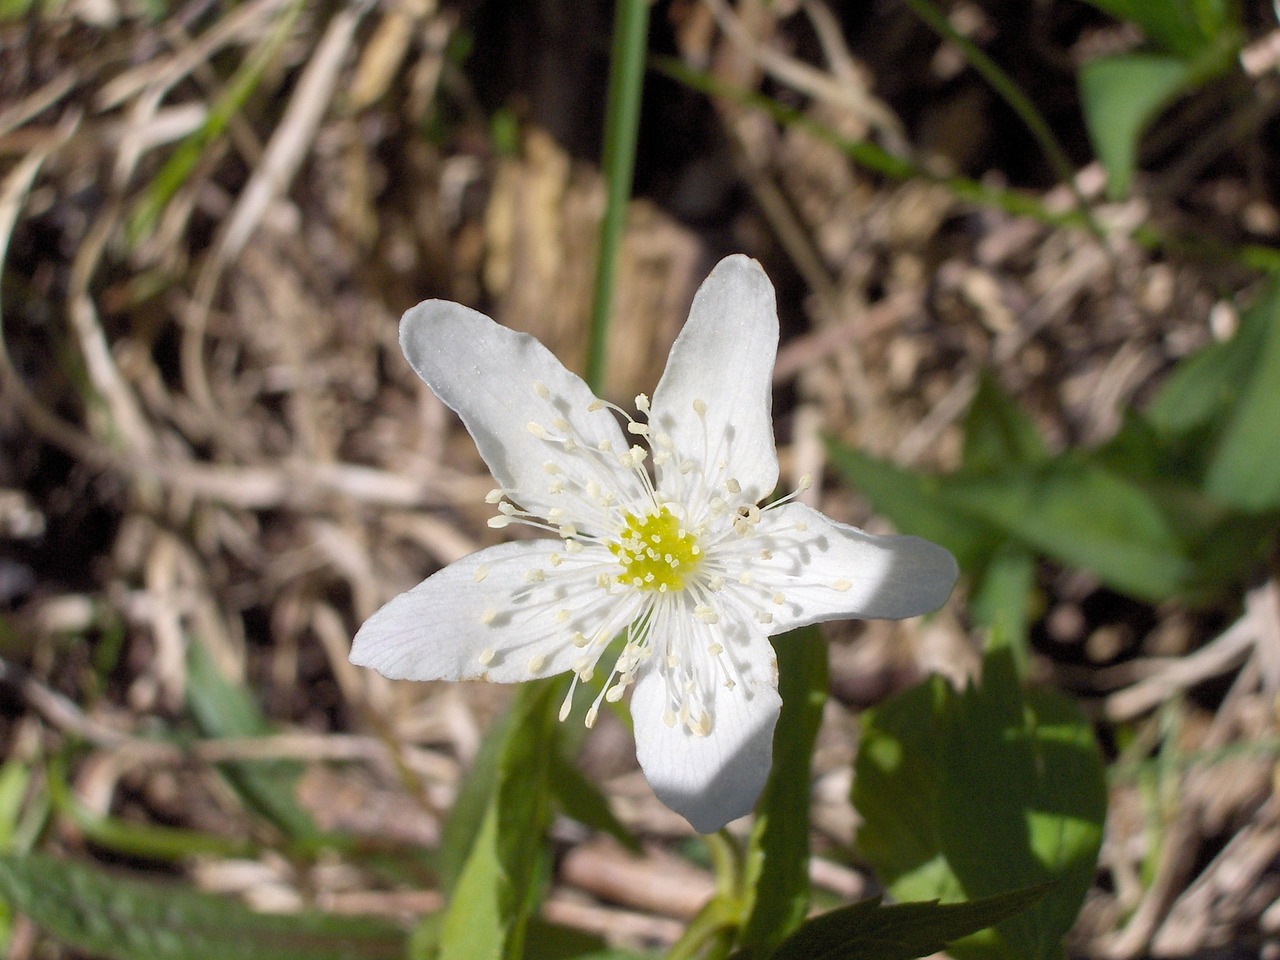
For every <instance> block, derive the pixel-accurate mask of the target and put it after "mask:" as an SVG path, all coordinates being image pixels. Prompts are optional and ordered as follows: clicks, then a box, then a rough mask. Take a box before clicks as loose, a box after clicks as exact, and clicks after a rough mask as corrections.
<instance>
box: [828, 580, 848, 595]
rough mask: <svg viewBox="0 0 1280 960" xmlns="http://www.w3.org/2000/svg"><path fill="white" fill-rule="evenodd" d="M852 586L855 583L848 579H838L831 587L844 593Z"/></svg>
mask: <svg viewBox="0 0 1280 960" xmlns="http://www.w3.org/2000/svg"><path fill="white" fill-rule="evenodd" d="M852 586H853V584H852V583H850V582H849V581H848V580H837V581H836V582H835V583H833V584H832V585H831V589H832V590H839V591H840V592H841V593H844V592H845V591H846V590H848V589H849V588H850V587H852Z"/></svg>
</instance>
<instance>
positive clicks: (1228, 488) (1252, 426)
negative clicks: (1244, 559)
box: [1205, 285, 1280, 512]
mask: <svg viewBox="0 0 1280 960" xmlns="http://www.w3.org/2000/svg"><path fill="white" fill-rule="evenodd" d="M1246 319H1247V325H1248V327H1249V328H1250V329H1249V340H1250V341H1260V342H1257V343H1256V344H1255V345H1254V346H1255V349H1256V351H1257V352H1256V354H1255V355H1254V360H1253V363H1252V370H1251V371H1250V376H1249V377H1248V378H1247V380H1245V381H1243V382H1242V384H1241V387H1240V394H1239V398H1238V400H1237V401H1236V402H1235V403H1234V404H1232V408H1231V410H1230V413H1229V414H1228V417H1227V419H1226V421H1225V423H1224V426H1223V430H1222V435H1221V441H1220V443H1219V445H1218V447H1217V449H1216V450H1215V451H1214V455H1213V460H1212V462H1211V463H1210V465H1209V469H1208V473H1207V475H1206V477H1205V490H1206V492H1207V493H1209V494H1210V496H1213V497H1216V498H1217V499H1219V500H1220V501H1222V502H1223V503H1227V504H1230V505H1231V506H1234V507H1237V508H1239V509H1241V510H1247V511H1252V512H1263V511H1267V510H1276V509H1280V285H1273V286H1272V287H1271V289H1270V290H1269V291H1268V294H1267V295H1266V296H1265V297H1263V298H1262V299H1261V300H1260V301H1259V302H1258V303H1257V304H1256V305H1255V306H1254V307H1253V309H1252V310H1250V311H1248V313H1247V316H1246ZM1244 325H1245V320H1242V329H1241V331H1240V332H1241V333H1243V332H1244V329H1243V328H1244Z"/></svg>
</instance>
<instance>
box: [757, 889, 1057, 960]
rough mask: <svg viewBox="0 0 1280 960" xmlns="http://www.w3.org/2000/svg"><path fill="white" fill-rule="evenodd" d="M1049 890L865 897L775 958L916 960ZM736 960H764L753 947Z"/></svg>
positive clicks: (801, 934) (826, 917)
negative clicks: (976, 896) (888, 899)
mask: <svg viewBox="0 0 1280 960" xmlns="http://www.w3.org/2000/svg"><path fill="white" fill-rule="evenodd" d="M1044 892H1045V888H1044V887H1031V888H1029V889H1024V890H1013V891H1009V892H1006V893H999V894H996V895H994V896H991V897H986V898H984V899H981V900H973V901H970V902H968V903H938V902H937V901H929V902H926V903H899V904H894V905H892V906H882V905H881V903H880V898H879V897H876V898H873V899H870V900H862V901H859V902H858V903H854V904H850V905H849V906H847V907H842V908H840V909H839V910H832V911H831V912H830V913H824V914H822V916H819V917H815V918H814V919H812V920H810V921H809V922H808V923H806V924H805V925H804V926H803V927H801V928H800V929H799V930H797V931H796V932H795V933H794V934H792V935H791V936H790V937H788V938H787V939H786V940H785V941H783V943H782V945H781V946H779V947H778V950H777V952H775V953H774V954H773V958H774V960H844V958H847V957H857V958H858V960H912V958H913V957H923V956H926V955H928V954H931V953H937V952H938V951H939V950H942V949H943V948H944V947H945V946H946V945H947V944H948V943H951V942H952V941H955V940H958V939H959V938H961V937H965V936H968V935H970V934H973V933H976V932H977V931H979V930H982V929H983V928H985V927H988V926H990V925H991V924H993V923H998V922H1000V921H1001V920H1004V919H1006V918H1008V917H1012V916H1014V915H1015V914H1017V913H1018V912H1019V911H1021V910H1025V909H1026V908H1027V907H1029V906H1030V905H1031V904H1033V903H1035V902H1036V901H1037V900H1038V899H1039V898H1040V897H1041V896H1042V895H1043V894H1044ZM733 960H760V957H759V955H757V954H754V953H752V952H751V951H750V950H744V951H742V952H740V953H736V954H734V956H733Z"/></svg>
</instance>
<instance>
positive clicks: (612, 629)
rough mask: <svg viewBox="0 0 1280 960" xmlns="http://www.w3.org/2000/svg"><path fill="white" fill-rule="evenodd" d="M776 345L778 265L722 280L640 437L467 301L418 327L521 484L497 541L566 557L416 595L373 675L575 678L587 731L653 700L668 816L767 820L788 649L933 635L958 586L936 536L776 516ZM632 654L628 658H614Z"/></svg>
mask: <svg viewBox="0 0 1280 960" xmlns="http://www.w3.org/2000/svg"><path fill="white" fill-rule="evenodd" d="M777 344H778V318H777V308H776V306H775V303H774V293H773V287H772V285H771V284H770V283H769V280H768V278H767V277H766V276H765V274H764V271H763V270H762V269H761V267H760V265H759V264H758V263H756V262H755V261H754V260H751V259H748V258H747V257H744V256H733V257H729V258H728V259H726V260H723V261H721V263H720V264H719V265H718V266H717V267H716V268H715V269H714V270H713V271H712V273H711V275H710V276H709V277H708V278H707V280H706V282H704V283H703V284H702V287H701V288H700V289H699V290H698V293H697V296H696V297H695V298H694V301H693V307H692V309H691V311H690V313H689V320H688V322H687V323H686V324H685V327H684V329H683V330H682V331H681V333H680V336H679V337H678V338H677V339H676V342H675V345H674V346H673V347H672V348H671V356H670V358H669V359H668V361H667V368H666V371H665V372H664V373H663V375H662V380H661V381H660V382H659V383H658V387H657V389H656V390H655V391H654V394H653V400H652V401H650V400H649V399H648V398H646V397H645V396H644V395H643V394H642V395H640V396H639V397H636V407H637V409H638V411H639V413H640V414H641V415H642V419H639V420H635V419H632V418H631V417H630V416H628V415H627V414H626V413H624V412H622V411H621V410H618V409H617V408H616V407H613V406H612V405H610V404H607V403H605V402H604V401H602V400H598V399H597V398H596V397H595V396H593V395H592V393H591V391H590V390H589V389H588V387H587V385H586V384H585V383H584V382H583V381H582V380H581V379H579V378H578V377H577V376H575V375H574V374H572V373H570V372H569V371H568V370H566V369H565V368H564V367H563V366H562V365H561V364H560V362H559V361H558V360H556V358H555V357H554V356H552V354H551V353H550V352H549V351H548V350H547V349H546V348H545V347H544V346H543V345H542V344H541V343H539V342H538V341H537V340H535V339H534V338H533V337H531V336H529V335H527V334H521V333H515V332H513V331H511V330H508V329H506V328H505V327H502V326H499V325H498V324H496V323H494V322H493V321H492V320H490V319H489V318H488V317H485V316H483V315H482V314H479V313H476V312H475V311H474V310H469V309H468V308H466V307H463V306H460V305H459V304H456V303H448V302H445V301H440V300H429V301H427V302H425V303H421V304H419V305H418V306H416V307H414V308H413V309H412V310H410V311H408V312H407V313H406V314H405V315H404V319H403V320H402V321H401V323H400V345H401V347H402V349H403V350H404V353H405V356H406V357H407V358H408V360H409V363H410V364H412V366H413V368H414V370H416V371H417V373H418V375H419V376H420V377H422V379H423V380H425V381H426V382H427V385H428V386H430V387H431V389H432V390H433V391H435V393H436V395H437V396H439V397H440V399H441V400H443V401H444V402H445V403H446V404H448V405H449V406H450V407H451V408H453V409H454V410H455V411H457V413H458V415H459V416H460V417H461V418H462V421H463V423H465V424H466V427H467V429H468V430H469V431H470V432H471V436H472V437H473V438H474V439H475V442H476V446H477V447H478V448H479V450H480V454H481V456H483V457H484V460H485V462H486V463H487V464H488V465H489V469H490V471H491V472H492V474H493V476H494V478H495V479H496V480H497V482H498V484H499V487H498V489H497V490H495V491H493V493H492V494H490V496H489V500H490V502H492V503H494V504H496V505H497V508H498V510H499V513H498V515H497V516H495V517H494V518H493V519H492V520H491V521H490V525H491V526H494V527H502V526H506V525H507V524H510V523H523V524H527V525H530V526H534V527H538V528H539V529H542V530H545V531H547V532H548V533H549V534H551V537H548V538H542V539H532V540H518V541H515V542H512V543H504V544H502V545H500V546H496V547H489V548H487V549H485V550H481V551H479V552H478V553H474V554H472V555H471V556H469V557H465V558H464V559H462V560H459V561H458V562H456V563H453V564H450V565H449V566H448V567H446V568H445V569H443V570H441V571H440V572H439V573H436V574H435V575H433V576H431V577H429V578H427V579H426V580H424V581H423V582H422V583H420V584H419V585H418V586H417V587H415V588H414V589H412V590H410V591H409V592H408V593H403V594H401V595H400V596H398V597H396V598H395V599H394V600H392V601H391V602H389V603H388V604H387V605H386V606H384V607H383V608H382V609H381V610H379V611H378V612H377V613H375V614H374V615H373V616H372V617H370V618H369V620H368V621H367V622H366V623H365V624H364V626H363V627H361V628H360V631H359V633H357V634H356V638H355V642H354V645H353V647H352V651H351V660H352V662H353V663H356V664H360V665H363V666H369V667H373V668H374V669H376V670H378V671H379V672H380V673H382V674H384V675H386V676H388V677H392V678H408V679H413V680H437V679H444V680H465V679H470V678H475V677H479V678H483V679H487V680H492V681H497V682H500V683H510V682H514V681H519V680H530V679H534V678H537V677H547V676H551V675H554V674H558V673H564V672H567V671H572V672H573V673H574V674H575V679H574V684H573V685H574V686H575V687H576V686H577V683H578V681H579V680H581V681H583V682H586V681H589V680H591V679H592V677H593V676H594V675H597V674H598V675H599V676H601V677H602V678H604V679H603V686H602V688H601V691H600V694H599V696H597V697H596V699H595V702H594V703H593V704H592V705H591V707H590V709H589V710H588V711H587V714H586V722H587V724H588V725H590V724H592V723H594V722H595V719H596V715H597V712H598V710H599V708H600V701H601V699H605V700H609V701H616V700H618V699H620V698H621V697H622V695H623V693H624V691H625V690H626V689H627V688H628V687H632V688H634V689H633V693H632V699H631V712H632V716H633V717H634V719H635V737H636V752H637V754H638V757H639V761H640V765H641V767H643V769H644V772H645V776H646V777H647V778H648V780H649V783H650V784H651V785H652V786H653V789H654V791H655V792H656V793H657V795H658V797H659V798H660V799H661V800H662V801H663V802H664V803H666V804H667V805H668V806H669V807H671V808H672V809H673V810H675V811H677V812H678V813H680V814H682V815H683V816H684V817H685V818H686V819H688V821H689V823H690V824H692V825H693V827H694V828H695V829H696V830H698V831H700V832H703V833H707V832H710V831H713V830H716V829H718V828H719V827H721V826H723V825H724V824H726V823H728V822H729V821H730V820H733V819H735V818H736V817H739V816H742V815H743V814H745V813H747V812H748V811H749V810H750V809H751V807H752V805H753V804H754V803H755V800H756V797H757V796H758V795H759V793H760V790H761V788H762V787H763V785H764V782H765V778H766V777H767V775H768V772H769V766H770V762H771V757H772V754H771V745H772V739H773V728H774V724H775V723H776V721H777V718H778V709H779V706H780V705H781V700H780V699H779V697H778V677H777V661H776V660H775V658H774V653H773V648H772V647H771V646H770V644H769V640H768V638H769V637H770V636H772V635H773V634H777V633H781V632H783V631H785V630H791V629H792V628H794V627H799V626H803V625H805V624H810V623H815V622H817V621H820V620H831V619H838V618H848V617H860V618H871V617H875V618H881V617H883V618H892V619H896V618H901V617H910V616H915V615H916V614H920V613H924V612H927V611H929V610H933V609H935V608H936V607H938V606H939V605H941V604H942V603H943V601H945V600H946V598H947V595H948V594H949V593H950V591H951V587H952V585H953V584H954V582H955V577H956V566H955V561H954V560H953V559H952V557H951V555H950V554H949V553H947V552H946V551H945V550H943V549H942V548H940V547H938V546H936V545H934V544H932V543H929V542H928V541H926V540H920V539H918V538H915V537H884V536H873V535H871V534H867V533H864V532H862V531H861V530H857V529H855V528H853V527H849V526H846V525H844V524H840V523H836V522H834V521H832V520H830V519H828V518H827V517H825V516H823V515H822V514H821V513H818V512H817V511H816V510H812V509H810V508H809V507H807V506H804V505H802V504H800V503H797V502H794V500H793V499H792V497H786V498H783V499H782V500H779V501H777V502H775V503H772V504H770V505H768V506H764V507H760V506H757V504H758V503H759V501H760V500H762V499H763V498H764V497H766V496H768V495H769V494H770V493H771V492H772V491H773V488H774V484H775V482H776V481H777V479H778V459H777V454H776V452H775V449H774V442H773V424H772V421H771V416H770V407H771V402H770V396H771V378H772V373H773V363H774V356H775V354H776V352H777ZM619 415H620V416H621V419H620V417H619ZM624 426H625V433H624ZM650 471H652V472H650ZM807 482H808V481H807V480H805V481H802V484H801V486H802V488H803V487H804V486H806V485H807ZM792 496H794V494H793V495H792ZM619 636H620V637H621V640H620V644H621V647H622V649H621V652H620V653H618V654H617V657H616V660H614V661H613V662H612V663H610V661H609V658H608V657H605V658H604V659H603V662H602V655H603V654H605V651H606V649H610V648H611V641H613V640H614V638H615V637H619ZM612 649H616V647H613V648H612ZM570 696H572V690H571V691H570ZM569 705H570V700H569V699H568V698H566V700H565V706H564V708H563V709H562V710H561V719H564V717H565V715H566V714H567V712H568V709H569Z"/></svg>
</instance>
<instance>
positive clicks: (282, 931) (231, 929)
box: [0, 854, 405, 960]
mask: <svg viewBox="0 0 1280 960" xmlns="http://www.w3.org/2000/svg"><path fill="white" fill-rule="evenodd" d="M0 896H2V897H3V898H4V899H5V900H7V901H8V902H9V904H10V905H11V906H12V907H13V909H15V910H16V911H18V912H20V913H24V914H26V915H27V916H28V917H30V918H31V920H32V921H34V922H35V923H36V925H37V926H39V927H41V928H43V929H44V930H46V931H47V932H48V933H50V934H52V935H53V936H55V937H57V938H58V939H59V940H62V941H64V942H66V943H67V944H69V945H71V946H72V947H75V948H77V949H79V950H83V951H86V952H89V953H92V954H94V955H96V956H101V957H109V958H111V960H226V958H227V957H236V958H237V960H294V958H296V960H362V958H370V960H374V958H382V957H385V958H388V960H390V958H399V957H401V956H403V955H404V948H405V945H404V940H405V937H404V934H403V933H402V932H401V931H400V930H398V929H397V928H396V927H393V926H391V925H390V924H386V923H383V922H379V921H374V920H368V919H364V918H360V917H340V916H331V915H327V914H320V913H299V914H290V915H267V914H260V913H255V912H254V911H252V910H250V909H249V908H248V907H246V906H244V905H243V904H241V903H238V902H236V901H233V900H227V899H224V898H221V897H214V896H209V895H206V894H201V893H196V892H195V891H192V890H189V889H186V888H183V887H181V886H179V885H177V884H176V883H174V882H173V881H168V882H158V881H150V880H141V879H137V878H133V877H123V876H118V875H116V874H114V873H108V872H106V871H103V870H101V869H99V868H96V867H90V866H88V865H86V864H80V863H74V862H71V861H64V860H57V859H54V858H52V857H46V856H39V855H34V854H33V855H30V856H26V857H17V856H5V857H0Z"/></svg>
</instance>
